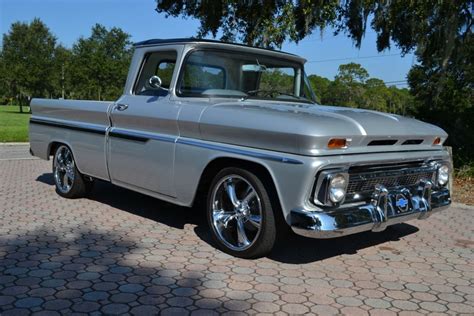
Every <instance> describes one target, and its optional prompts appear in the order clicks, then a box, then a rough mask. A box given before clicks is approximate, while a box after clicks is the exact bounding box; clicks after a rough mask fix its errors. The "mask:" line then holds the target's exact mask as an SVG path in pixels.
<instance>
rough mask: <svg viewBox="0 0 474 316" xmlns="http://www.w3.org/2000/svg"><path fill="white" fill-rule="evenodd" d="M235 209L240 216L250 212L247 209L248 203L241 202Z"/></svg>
mask: <svg viewBox="0 0 474 316" xmlns="http://www.w3.org/2000/svg"><path fill="white" fill-rule="evenodd" d="M235 211H236V212H237V214H238V215H240V216H248V215H249V214H250V209H249V207H248V205H242V204H241V205H239V206H238V207H236V209H235Z"/></svg>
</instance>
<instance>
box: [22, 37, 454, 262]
mask: <svg viewBox="0 0 474 316" xmlns="http://www.w3.org/2000/svg"><path fill="white" fill-rule="evenodd" d="M304 63H305V59H303V58H301V57H299V56H295V55H292V54H288V53H283V52H278V51H272V50H266V49H260V48H254V47H248V46H243V45H237V44H227V43H221V42H216V41H208V40H195V39H173V40H148V41H144V42H140V43H137V44H136V45H135V53H134V56H133V59H132V62H131V66H130V71H129V74H128V78H127V82H126V85H125V89H124V91H123V95H122V96H121V97H120V98H119V99H118V100H117V101H115V102H113V101H111V102H99V101H77V100H47V99H34V100H32V103H31V108H32V113H33V114H32V117H31V120H30V144H31V153H32V154H33V155H35V156H38V157H41V158H43V159H49V158H50V156H53V157H54V158H53V174H54V181H55V183H56V191H57V192H58V194H59V195H61V196H63V197H66V198H77V197H81V196H84V195H85V194H87V193H88V191H89V190H91V188H92V184H93V181H94V180H95V179H101V180H105V181H110V182H112V183H113V184H115V185H118V186H121V187H125V188H128V189H131V190H134V191H138V192H141V193H144V194H148V195H151V196H154V197H156V198H159V199H162V200H165V201H168V202H171V203H175V204H178V205H183V206H188V207H192V206H193V205H196V202H197V201H199V200H200V199H201V198H202V199H203V200H204V201H205V204H206V214H207V215H206V216H207V219H208V222H209V227H210V231H211V234H212V235H213V237H214V239H215V242H216V244H217V245H218V246H219V247H220V248H221V249H223V250H224V251H226V252H228V253H230V254H232V255H234V256H239V257H244V258H252V257H258V256H263V255H265V254H267V253H268V252H269V251H270V250H271V249H272V247H273V245H274V243H275V240H276V236H277V233H278V232H280V231H284V230H286V227H288V226H289V227H291V228H292V230H293V231H294V232H296V233H297V234H300V235H304V236H308V237H314V238H333V237H338V236H344V235H348V234H354V233H357V232H362V231H382V230H384V229H385V228H386V227H387V226H388V225H393V224H396V223H400V222H404V221H407V220H410V219H414V218H418V219H422V218H426V217H428V216H429V215H430V214H431V213H433V212H435V211H439V210H441V209H444V208H446V207H448V206H449V204H450V203H451V199H450V183H451V171H452V163H451V160H450V156H449V154H448V152H447V151H446V150H445V149H444V147H443V146H442V144H443V142H444V141H445V140H446V138H447V135H446V133H445V132H444V131H443V130H441V129H440V128H438V127H436V126H433V125H430V124H426V123H423V122H420V121H417V120H415V119H412V118H406V117H402V116H399V115H394V114H387V113H380V112H375V111H369V110H363V109H352V108H344V107H334V106H325V105H319V104H317V103H316V101H315V100H316V99H315V96H314V93H313V91H312V90H311V87H310V85H309V83H308V79H307V77H306V75H305V72H304ZM285 226H286V227H285Z"/></svg>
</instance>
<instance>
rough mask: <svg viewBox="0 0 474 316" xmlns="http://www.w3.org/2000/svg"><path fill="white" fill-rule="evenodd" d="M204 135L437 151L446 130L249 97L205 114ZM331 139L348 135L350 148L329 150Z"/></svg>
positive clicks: (307, 146)
mask: <svg viewBox="0 0 474 316" xmlns="http://www.w3.org/2000/svg"><path fill="white" fill-rule="evenodd" d="M200 132H201V137H202V138H203V139H205V140H210V141H217V142H222V143H228V144H234V145H243V146H250V147H255V148H261V149H268V150H276V151H281V152H288V153H294V154H300V155H309V156H315V155H326V154H331V155H332V154H336V153H338V154H343V153H367V152H381V151H384V152H385V151H408V150H410V151H411V150H436V149H439V147H440V146H438V147H436V146H433V145H432V144H433V140H434V139H435V138H436V137H441V139H442V140H443V141H444V140H445V139H446V138H447V134H446V133H445V132H444V131H443V130H442V129H440V128H439V127H436V126H434V125H431V124H428V123H424V122H421V121H419V120H416V119H412V118H407V117H403V116H400V115H394V114H387V113H381V112H376V111H370V110H363V109H353V108H346V107H335V106H324V105H315V104H305V103H290V102H275V101H260V100H246V101H237V102H229V101H227V102H216V103H214V104H213V105H210V106H209V107H207V108H206V109H205V110H204V111H203V113H202V115H201V118H200ZM331 138H347V139H348V140H349V141H350V144H349V146H348V147H347V148H345V149H337V150H334V149H328V148H327V143H328V141H329V140H330V139H331Z"/></svg>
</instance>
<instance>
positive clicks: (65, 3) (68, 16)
mask: <svg viewBox="0 0 474 316" xmlns="http://www.w3.org/2000/svg"><path fill="white" fill-rule="evenodd" d="M154 8H155V0H0V33H2V34H4V33H7V32H8V30H9V29H10V25H11V24H12V23H13V22H16V21H21V22H30V21H31V20H32V19H33V18H35V17H38V18H40V19H41V20H42V21H43V22H44V23H45V24H46V25H47V26H48V27H49V28H50V30H51V32H52V33H53V34H54V35H55V36H56V37H57V39H58V41H59V42H60V43H62V44H63V45H64V46H66V47H71V46H72V45H73V43H74V42H75V41H76V40H77V39H78V38H80V37H81V36H82V37H88V36H89V35H90V30H91V28H92V26H93V25H94V24H96V23H100V24H102V25H105V26H106V27H108V28H110V27H113V26H116V27H120V28H121V29H123V30H124V31H125V32H127V33H129V34H130V35H131V36H132V41H134V42H138V41H141V40H145V39H150V38H177V37H191V36H195V35H196V33H197V29H198V27H199V21H197V20H194V19H183V18H172V17H170V18H166V17H165V15H164V14H158V13H157V12H156V11H155V10H154ZM375 40H376V34H375V32H374V31H373V30H371V29H370V30H368V32H367V34H366V36H365V38H364V40H363V42H362V47H361V48H360V49H357V48H356V47H355V46H354V45H353V43H352V41H351V40H350V39H349V38H347V36H345V35H344V34H341V35H338V36H334V35H333V32H332V31H331V30H330V29H328V30H325V31H324V32H323V34H322V35H321V32H319V31H316V32H315V34H313V35H311V36H309V37H307V38H305V39H304V40H302V41H301V42H299V43H298V44H295V43H289V42H286V43H284V44H283V47H282V50H283V51H286V52H290V53H293V54H297V55H300V56H302V57H304V58H306V59H307V60H308V62H307V64H306V72H307V73H308V74H317V75H320V76H323V77H326V78H329V79H334V76H335V75H336V73H337V69H338V67H339V65H341V64H345V63H349V62H355V63H359V64H361V65H362V66H363V67H364V68H365V69H367V70H368V72H369V74H370V76H371V77H375V78H380V79H382V80H384V81H385V82H386V83H390V84H396V85H397V86H398V87H406V82H405V80H406V75H407V73H408V71H409V69H410V68H411V66H412V64H413V63H414V62H415V59H414V57H413V55H412V54H407V55H405V56H404V57H402V56H401V55H400V51H399V50H398V49H397V48H395V47H393V48H392V49H391V50H388V51H384V52H382V53H378V52H377V49H376V44H375V43H376V42H375Z"/></svg>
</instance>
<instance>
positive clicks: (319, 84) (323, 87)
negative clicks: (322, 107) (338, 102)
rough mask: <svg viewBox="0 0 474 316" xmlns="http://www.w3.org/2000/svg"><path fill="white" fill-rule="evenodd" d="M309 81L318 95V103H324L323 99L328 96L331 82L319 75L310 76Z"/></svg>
mask: <svg viewBox="0 0 474 316" xmlns="http://www.w3.org/2000/svg"><path fill="white" fill-rule="evenodd" d="M308 80H309V82H310V84H311V88H313V91H314V92H315V94H316V99H317V100H316V101H318V103H322V102H323V98H324V97H325V96H326V94H327V90H328V87H329V85H330V84H331V80H329V79H328V78H324V77H321V76H318V75H309V76H308Z"/></svg>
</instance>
